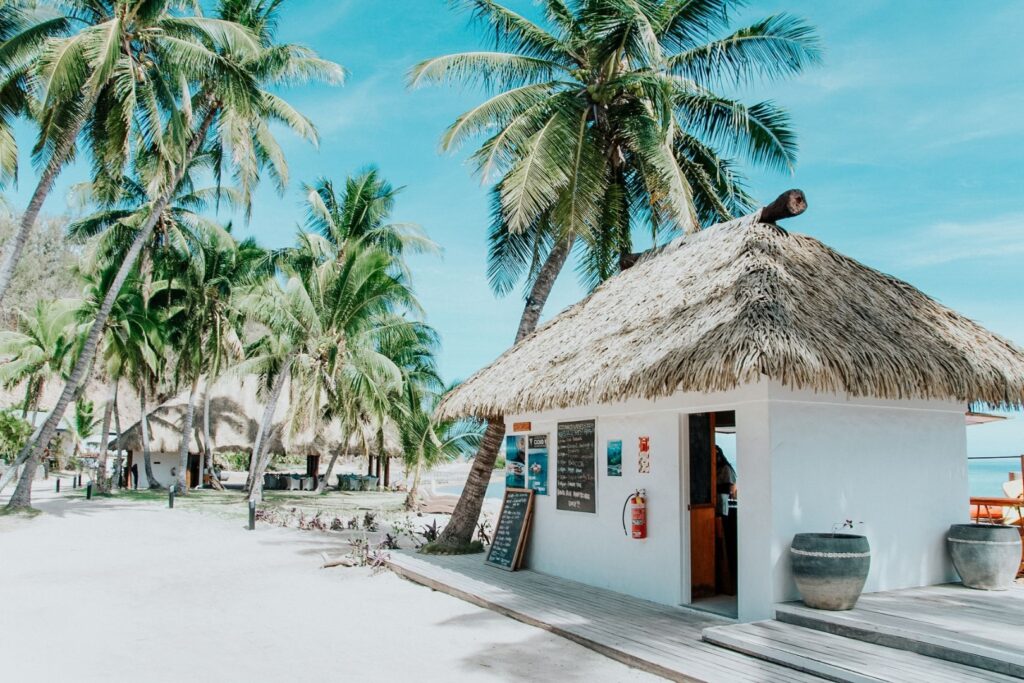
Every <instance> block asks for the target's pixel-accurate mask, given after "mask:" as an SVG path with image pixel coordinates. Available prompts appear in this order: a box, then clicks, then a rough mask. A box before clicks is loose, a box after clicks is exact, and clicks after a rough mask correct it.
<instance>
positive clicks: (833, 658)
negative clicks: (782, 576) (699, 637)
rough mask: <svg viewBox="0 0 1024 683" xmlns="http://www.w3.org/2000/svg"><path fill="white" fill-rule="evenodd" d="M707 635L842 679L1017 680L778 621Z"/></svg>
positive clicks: (894, 682) (847, 682)
mask: <svg viewBox="0 0 1024 683" xmlns="http://www.w3.org/2000/svg"><path fill="white" fill-rule="evenodd" d="M705 638H707V639H708V640H710V641H711V642H715V643H717V644H719V645H722V646H723V647H730V648H734V649H736V650H738V651H740V652H744V653H746V654H750V655H752V656H757V657H762V658H764V659H766V660H768V661H772V662H775V663H778V664H784V665H786V666H791V667H793V668H796V669H798V670H802V671H807V672H811V673H814V674H816V675H819V676H822V677H824V678H828V679H829V680H834V681H841V682H842V683H873V682H877V681H887V682H889V683H903V682H906V683H917V682H919V681H927V682H928V683H1004V682H1009V681H1014V680H1017V679H1016V678H1012V677H1008V676H1002V675H1000V674H996V673H993V672H989V671H982V670H979V669H974V668H972V667H968V666H964V665H961V664H956V663H953V662H946V661H943V660H939V659H934V658H931V657H926V656H924V655H919V654H916V653H913V652H906V651H902V650H893V649H890V648H886V647H883V646H880V645H872V644H870V643H863V642H856V641H851V640H850V639H847V638H843V637H841V636H834V635H831V634H827V633H823V632H812V631H810V630H809V629H804V628H802V627H799V626H793V625H791V624H782V623H778V622H757V623H754V624H739V625H735V626H724V627H714V628H710V629H707V630H706V631H705Z"/></svg>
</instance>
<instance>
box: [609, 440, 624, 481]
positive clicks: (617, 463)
mask: <svg viewBox="0 0 1024 683" xmlns="http://www.w3.org/2000/svg"><path fill="white" fill-rule="evenodd" d="M608 476H609V477H621V476H622V442H621V441H609V442H608Z"/></svg>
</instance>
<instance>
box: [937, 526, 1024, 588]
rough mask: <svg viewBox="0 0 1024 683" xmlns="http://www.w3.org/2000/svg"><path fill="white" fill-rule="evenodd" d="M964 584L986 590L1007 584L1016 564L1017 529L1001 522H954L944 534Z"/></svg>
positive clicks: (1011, 577) (1012, 576)
mask: <svg viewBox="0 0 1024 683" xmlns="http://www.w3.org/2000/svg"><path fill="white" fill-rule="evenodd" d="M946 542H947V544H948V546H949V555H950V557H951V558H952V560H953V567H955V568H956V571H957V573H958V574H959V575H960V579H961V580H962V581H963V583H964V585H965V586H967V587H968V588H979V589H981V590H988V591H1002V590H1006V589H1007V588H1009V587H1010V584H1011V583H1013V579H1014V577H1016V576H1017V569H1018V568H1019V567H1020V532H1019V531H1018V530H1017V527H1015V526H1006V525H1004V524H954V525H953V526H951V527H949V536H947V537H946Z"/></svg>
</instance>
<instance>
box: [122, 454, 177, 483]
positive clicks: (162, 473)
mask: <svg viewBox="0 0 1024 683" xmlns="http://www.w3.org/2000/svg"><path fill="white" fill-rule="evenodd" d="M151 459H152V462H153V476H154V477H156V480H157V481H158V482H160V484H161V485H163V486H165V487H166V486H170V485H171V483H172V482H173V481H174V477H172V476H171V468H172V467H173V468H175V470H177V467H178V464H179V462H180V461H179V460H178V454H177V453H165V452H162V451H154V452H153V453H152V454H151ZM132 464H133V465H138V466H139V488H140V489H144V488H148V487H149V479H147V478H146V464H145V461H144V460H143V456H142V451H139V452H137V453H136V452H134V451H133V452H132Z"/></svg>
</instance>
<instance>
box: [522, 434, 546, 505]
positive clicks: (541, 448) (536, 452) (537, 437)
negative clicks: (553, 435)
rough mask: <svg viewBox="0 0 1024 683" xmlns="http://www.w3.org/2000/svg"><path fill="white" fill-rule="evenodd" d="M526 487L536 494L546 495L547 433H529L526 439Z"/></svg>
mask: <svg viewBox="0 0 1024 683" xmlns="http://www.w3.org/2000/svg"><path fill="white" fill-rule="evenodd" d="M527 443H528V445H529V450H528V451H527V462H526V482H527V488H529V489H530V490H531V491H533V492H534V493H536V494H537V495H538V496H546V495H548V435H547V434H530V437H529V439H528V441H527Z"/></svg>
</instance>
